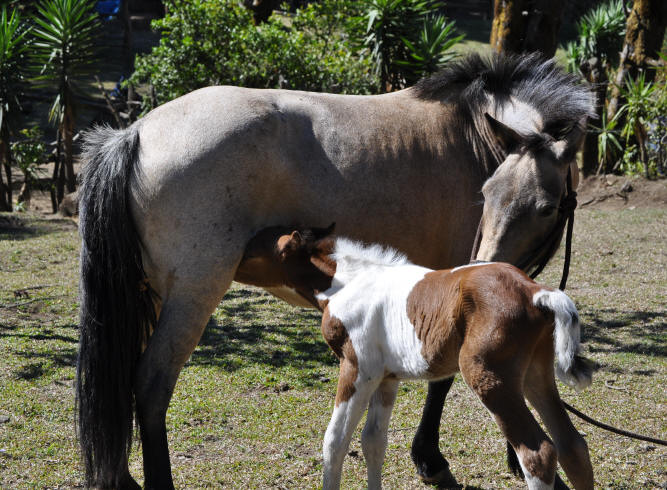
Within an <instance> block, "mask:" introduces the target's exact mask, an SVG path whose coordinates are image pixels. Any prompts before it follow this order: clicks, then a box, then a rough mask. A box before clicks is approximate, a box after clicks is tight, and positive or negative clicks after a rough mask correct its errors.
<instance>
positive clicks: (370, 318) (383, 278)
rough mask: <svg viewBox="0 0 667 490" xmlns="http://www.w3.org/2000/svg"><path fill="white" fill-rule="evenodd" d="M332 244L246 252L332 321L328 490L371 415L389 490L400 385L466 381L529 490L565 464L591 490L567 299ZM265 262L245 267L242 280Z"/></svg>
mask: <svg viewBox="0 0 667 490" xmlns="http://www.w3.org/2000/svg"><path fill="white" fill-rule="evenodd" d="M323 234H325V233H322V232H321V230H320V231H319V232H318V233H312V232H311V231H306V232H304V231H293V232H291V233H288V232H286V229H281V228H270V229H268V230H263V231H262V232H260V234H259V235H258V237H259V238H256V239H253V240H251V242H250V244H249V249H253V250H254V253H255V254H257V251H258V250H264V251H266V255H264V256H263V258H262V259H261V260H263V263H264V265H265V267H266V268H267V269H271V275H272V276H273V277H278V276H280V277H282V278H283V280H284V284H285V285H286V286H288V287H290V288H293V289H294V291H296V292H297V293H298V294H300V295H301V296H302V297H303V298H304V299H305V300H307V301H309V302H314V303H316V304H317V305H318V307H319V308H320V309H321V310H323V316H322V333H323V335H324V338H325V340H326V341H327V343H328V344H329V345H330V346H331V348H332V349H333V351H334V352H335V354H336V355H337V356H338V357H339V359H340V377H339V381H338V389H337V394H336V402H335V408H334V412H333V415H332V418H331V421H330V423H329V426H328V428H327V431H326V434H325V437H324V446H323V454H324V485H323V487H324V488H325V489H330V488H338V487H339V486H340V479H341V472H342V465H343V459H344V456H345V454H346V453H347V450H348V446H349V443H350V439H351V437H352V434H353V432H354V430H355V428H356V426H357V425H358V423H359V420H360V419H361V417H362V415H363V412H364V411H365V410H366V408H368V416H367V420H366V425H365V427H364V429H363V432H362V449H363V452H364V457H365V458H366V463H367V468H368V486H369V488H380V486H381V469H382V463H383V460H384V453H385V449H386V445H387V430H388V426H389V419H390V416H391V411H392V408H393V404H394V400H395V398H396V391H397V388H398V382H399V381H400V380H402V379H426V380H429V381H433V380H438V379H444V378H448V377H451V376H453V375H454V374H455V373H456V372H458V371H460V372H461V374H462V376H463V379H464V380H465V381H466V383H467V384H468V386H470V388H471V389H472V390H473V391H474V392H475V394H476V395H477V396H478V397H479V399H480V400H481V402H482V403H483V404H484V405H485V407H486V408H487V409H488V410H489V412H490V413H491V415H492V417H493V419H494V420H495V422H496V423H497V424H498V426H499V427H500V429H501V430H502V432H503V434H504V435H505V437H506V438H507V439H508V441H509V442H510V444H511V445H512V447H513V448H514V449H515V450H516V452H517V455H518V457H519V461H520V464H521V467H522V469H523V472H524V476H525V479H526V483H527V484H528V487H529V488H530V489H541V488H553V487H554V483H555V482H556V481H557V475H556V465H557V462H560V463H561V465H562V466H563V469H564V470H565V472H566V473H567V475H568V478H569V479H570V481H571V482H572V483H573V484H574V486H575V488H577V489H590V488H593V470H592V467H591V463H590V459H589V455H588V448H587V445H586V442H585V441H584V439H583V438H582V437H581V435H579V433H578V432H577V431H576V429H575V428H574V427H573V426H572V424H571V422H570V420H569V418H568V416H567V414H566V413H565V410H564V408H563V406H562V404H561V403H560V397H559V395H558V391H557V388H556V384H555V381H554V351H555V354H556V360H557V369H556V373H557V374H558V377H559V378H560V379H561V380H562V381H563V382H565V383H566V384H568V385H570V386H573V387H575V388H576V389H582V388H585V387H586V386H588V385H589V384H590V382H591V370H590V368H589V365H588V364H587V363H586V362H585V361H584V360H583V359H582V358H580V357H578V352H579V349H580V346H579V335H580V329H579V317H578V314H577V310H576V307H575V305H574V303H573V302H572V300H571V299H570V298H568V296H567V295H566V294H565V293H563V292H562V291H559V290H552V289H551V288H548V287H545V286H541V285H539V284H537V283H536V282H534V281H533V280H532V279H530V278H529V277H528V276H527V275H526V274H525V273H524V272H522V271H521V270H519V269H517V268H516V267H514V266H512V265H510V264H506V263H484V264H474V265H469V266H462V267H457V268H455V269H451V270H441V271H433V270H431V269H428V268H425V267H420V266H417V265H414V264H412V263H411V262H410V261H408V260H407V258H406V257H405V256H403V255H401V254H399V253H397V252H395V251H393V250H392V249H384V248H381V247H379V246H377V245H376V246H370V247H369V246H364V245H362V244H360V243H358V242H352V241H349V240H347V239H344V238H332V237H330V236H329V237H324V238H319V239H316V238H315V237H316V236H322V235H323ZM272 237H273V238H272ZM304 237H306V238H304ZM267 239H268V242H266V243H265V245H263V246H258V245H257V242H262V241H266V240H267ZM260 256H261V254H259V255H253V257H246V258H244V260H243V261H242V263H241V265H240V270H243V269H244V263H246V262H249V261H254V262H255V263H256V261H257V260H258V259H259V257H260ZM267 272H269V271H265V272H264V274H263V275H266V273H267ZM554 339H555V340H554ZM524 398H527V399H528V401H529V402H530V403H531V404H532V405H533V406H534V407H535V409H536V410H537V411H538V412H539V413H540V416H541V417H542V419H543V421H544V422H545V424H546V425H547V428H548V430H549V432H550V434H551V436H552V437H553V442H552V440H551V439H549V437H548V436H547V435H546V434H545V432H544V431H543V430H542V429H541V427H540V426H539V424H538V423H537V421H536V420H535V419H534V417H533V416H532V414H531V413H530V411H529V410H528V407H527V405H526V403H525V401H524ZM558 482H559V484H562V482H561V481H560V480H558Z"/></svg>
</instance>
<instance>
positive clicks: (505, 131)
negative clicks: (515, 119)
mask: <svg viewBox="0 0 667 490" xmlns="http://www.w3.org/2000/svg"><path fill="white" fill-rule="evenodd" d="M484 117H485V118H486V122H487V123H488V124H489V128H491V133H492V134H493V136H494V137H495V138H496V141H497V142H498V145H500V148H502V149H503V151H504V152H505V154H509V153H512V151H513V150H514V149H515V148H516V147H517V146H519V145H520V144H521V141H522V140H523V137H522V136H521V135H520V134H519V133H517V132H516V131H514V130H513V129H512V128H510V127H509V126H507V125H506V124H503V123H501V122H500V121H498V120H497V119H495V118H493V117H491V116H490V115H489V113H488V112H485V113H484Z"/></svg>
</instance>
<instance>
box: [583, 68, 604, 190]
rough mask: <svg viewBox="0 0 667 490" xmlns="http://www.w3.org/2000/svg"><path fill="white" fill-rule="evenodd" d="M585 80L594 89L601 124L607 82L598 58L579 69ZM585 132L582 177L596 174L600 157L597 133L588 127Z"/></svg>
mask: <svg viewBox="0 0 667 490" xmlns="http://www.w3.org/2000/svg"><path fill="white" fill-rule="evenodd" d="M579 69H580V70H581V73H583V75H584V77H586V80H587V81H588V82H589V83H590V84H591V87H594V90H595V113H596V114H597V118H596V121H597V123H598V124H602V112H603V111H604V102H605V98H606V96H607V86H608V85H609V80H608V79H607V71H606V69H605V67H604V66H603V65H602V62H601V61H600V59H599V58H591V59H589V60H586V61H585V62H584V63H582V64H581V66H580V67H579ZM588 128H589V129H588V131H586V138H585V139H584V146H583V148H582V152H581V157H582V168H581V172H582V173H583V175H584V177H588V176H589V175H593V174H594V173H596V172H597V169H598V167H599V163H600V162H599V159H600V156H599V154H598V132H597V131H595V130H591V128H590V126H589V127H588Z"/></svg>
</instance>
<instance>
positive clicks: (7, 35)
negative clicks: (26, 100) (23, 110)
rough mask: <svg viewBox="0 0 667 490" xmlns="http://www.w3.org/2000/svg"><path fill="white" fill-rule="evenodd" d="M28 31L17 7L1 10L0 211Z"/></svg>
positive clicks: (5, 199) (8, 190) (5, 198)
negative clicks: (9, 11)
mask: <svg viewBox="0 0 667 490" xmlns="http://www.w3.org/2000/svg"><path fill="white" fill-rule="evenodd" d="M27 33H28V30H27V29H26V28H25V27H24V25H23V24H22V22H21V18H20V17H19V14H18V12H17V11H16V10H12V12H11V13H8V12H7V9H6V7H2V10H1V11H0V161H1V162H2V169H4V172H5V178H6V180H7V182H6V183H5V182H4V180H3V178H2V170H0V211H11V209H12V168H11V167H12V154H11V146H10V135H11V134H12V133H13V131H14V127H15V124H16V120H17V116H18V114H19V113H20V99H21V96H22V94H23V87H24V83H25V75H26V73H25V66H26V59H27V50H28V43H27V37H26V35H27Z"/></svg>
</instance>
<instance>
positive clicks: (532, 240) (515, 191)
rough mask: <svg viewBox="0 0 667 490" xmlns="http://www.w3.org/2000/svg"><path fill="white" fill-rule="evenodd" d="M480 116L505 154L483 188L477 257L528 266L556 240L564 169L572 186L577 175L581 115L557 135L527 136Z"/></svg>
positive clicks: (550, 249) (560, 225)
mask: <svg viewBox="0 0 667 490" xmlns="http://www.w3.org/2000/svg"><path fill="white" fill-rule="evenodd" d="M485 116H486V119H487V123H488V126H489V129H490V132H491V134H492V135H493V136H494V137H495V140H496V142H497V144H498V146H499V148H500V149H501V151H502V152H503V153H502V154H504V155H506V157H505V160H504V161H503V162H502V163H501V164H500V165H499V167H498V168H497V170H496V171H495V173H494V174H493V175H492V176H491V178H489V179H488V180H487V181H486V183H485V184H484V186H483V188H482V193H483V194H484V211H483V214H482V222H481V227H482V228H481V231H482V238H481V242H480V246H479V251H478V253H477V259H479V260H487V261H504V262H510V263H512V264H514V265H517V266H518V267H521V268H522V269H524V270H528V269H532V268H535V267H536V266H537V265H538V264H539V263H540V262H541V261H543V260H544V259H548V256H550V255H552V254H553V253H554V252H555V248H556V247H557V244H558V243H559V241H560V237H561V235H562V230H563V224H564V219H563V214H562V213H564V212H566V211H567V210H566V209H563V204H564V202H565V201H564V197H565V196H566V193H567V175H568V170H569V171H570V175H571V179H572V189H575V188H576V185H577V183H578V175H579V174H578V170H577V165H576V160H575V155H576V152H577V151H578V149H579V147H580V146H581V143H582V141H583V138H584V135H585V119H582V120H581V121H579V122H578V123H577V124H575V125H573V126H572V127H571V128H567V129H565V130H562V131H561V133H560V135H557V136H554V135H553V134H550V133H552V132H532V133H529V134H528V135H527V136H526V135H524V134H522V133H520V132H519V131H515V130H514V129H512V128H510V127H509V126H507V125H505V124H503V123H501V122H500V121H498V120H496V119H494V118H493V117H491V116H489V115H488V114H486V115H485ZM517 127H520V125H518V126H517Z"/></svg>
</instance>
